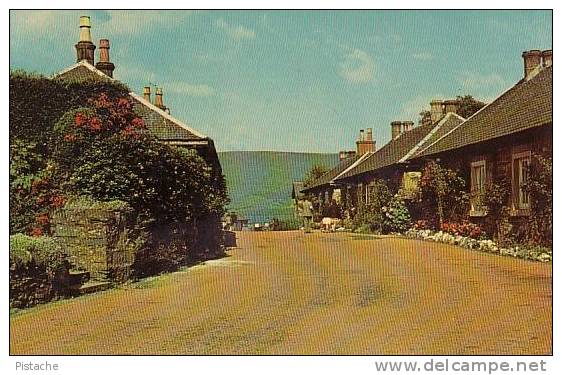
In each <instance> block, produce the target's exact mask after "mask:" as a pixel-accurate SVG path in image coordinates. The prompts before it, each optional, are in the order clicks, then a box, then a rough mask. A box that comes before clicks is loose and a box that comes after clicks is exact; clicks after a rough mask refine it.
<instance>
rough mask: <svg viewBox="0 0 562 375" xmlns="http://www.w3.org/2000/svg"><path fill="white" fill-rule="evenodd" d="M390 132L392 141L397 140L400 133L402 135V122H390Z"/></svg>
mask: <svg viewBox="0 0 562 375" xmlns="http://www.w3.org/2000/svg"><path fill="white" fill-rule="evenodd" d="M390 130H391V134H392V139H396V138H398V136H399V135H400V133H402V122H401V121H392V122H391V123H390Z"/></svg>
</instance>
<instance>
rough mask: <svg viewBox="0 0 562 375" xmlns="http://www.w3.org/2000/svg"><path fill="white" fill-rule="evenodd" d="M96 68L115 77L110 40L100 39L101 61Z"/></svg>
mask: <svg viewBox="0 0 562 375" xmlns="http://www.w3.org/2000/svg"><path fill="white" fill-rule="evenodd" d="M96 68H98V69H99V70H101V71H102V72H104V73H105V74H106V75H108V76H109V77H111V78H113V71H114V70H115V65H113V63H112V62H110V61H109V40H108V39H100V61H98V63H97V64H96Z"/></svg>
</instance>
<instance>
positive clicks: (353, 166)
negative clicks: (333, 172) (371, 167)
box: [330, 151, 376, 182]
mask: <svg viewBox="0 0 562 375" xmlns="http://www.w3.org/2000/svg"><path fill="white" fill-rule="evenodd" d="M375 153H376V151H368V152H366V153H364V154H363V155H361V156H360V157H359V158H358V159H357V160H355V161H354V162H353V163H352V164H351V165H350V166H349V167H347V168H346V169H344V170H343V171H342V172H341V173H339V174H338V175H337V176H335V177H334V178H332V180H331V181H330V182H334V181H335V180H337V179H338V177H340V176H341V175H343V174H345V173H346V172H347V171H349V170H351V169H353V168H355V167H356V166H357V165H359V164H360V163H362V162H363V161H364V160H367V159H368V158H370V157H371V155H374V154H375Z"/></svg>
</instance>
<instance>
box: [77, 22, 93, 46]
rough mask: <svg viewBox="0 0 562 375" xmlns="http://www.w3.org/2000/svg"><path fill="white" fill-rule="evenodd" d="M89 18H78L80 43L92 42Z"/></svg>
mask: <svg viewBox="0 0 562 375" xmlns="http://www.w3.org/2000/svg"><path fill="white" fill-rule="evenodd" d="M91 28H92V25H91V24H90V16H80V42H90V43H91V42H92V35H91V34H90V29H91Z"/></svg>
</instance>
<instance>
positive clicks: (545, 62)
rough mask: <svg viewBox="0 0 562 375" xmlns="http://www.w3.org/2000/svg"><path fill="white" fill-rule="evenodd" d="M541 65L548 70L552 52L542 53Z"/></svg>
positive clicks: (545, 51) (549, 50) (548, 50)
mask: <svg viewBox="0 0 562 375" xmlns="http://www.w3.org/2000/svg"><path fill="white" fill-rule="evenodd" d="M542 65H543V66H544V67H545V68H548V67H549V66H552V50H551V49H547V50H544V51H542Z"/></svg>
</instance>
